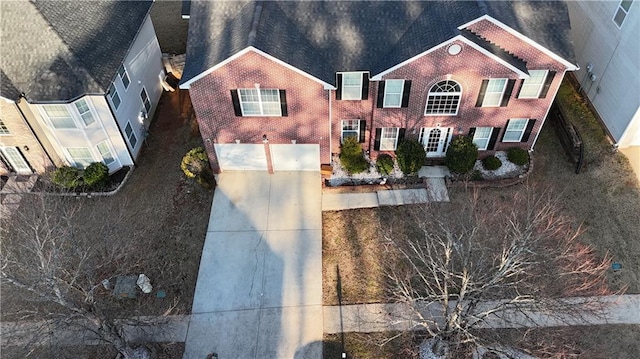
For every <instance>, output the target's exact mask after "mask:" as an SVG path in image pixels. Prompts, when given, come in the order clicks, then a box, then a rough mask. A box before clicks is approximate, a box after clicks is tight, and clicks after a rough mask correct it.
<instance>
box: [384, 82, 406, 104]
mask: <svg viewBox="0 0 640 359" xmlns="http://www.w3.org/2000/svg"><path fill="white" fill-rule="evenodd" d="M403 89H404V80H386V81H385V86H384V100H383V107H385V108H387V107H401V106H402V91H403Z"/></svg>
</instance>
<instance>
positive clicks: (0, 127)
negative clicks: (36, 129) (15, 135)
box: [0, 120, 11, 136]
mask: <svg viewBox="0 0 640 359" xmlns="http://www.w3.org/2000/svg"><path fill="white" fill-rule="evenodd" d="M9 135H11V131H9V128H8V127H7V124H6V123H4V121H3V120H0V136H9Z"/></svg>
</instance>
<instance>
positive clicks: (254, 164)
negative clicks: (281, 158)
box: [214, 143, 267, 171]
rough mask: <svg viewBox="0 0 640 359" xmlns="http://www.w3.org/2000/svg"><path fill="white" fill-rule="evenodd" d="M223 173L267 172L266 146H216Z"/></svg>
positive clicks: (242, 144)
mask: <svg viewBox="0 0 640 359" xmlns="http://www.w3.org/2000/svg"><path fill="white" fill-rule="evenodd" d="M214 147H215V149H216V155H217V156H218V163H219V164H220V169H221V170H222V171H267V155H266V153H265V151H264V145H251V144H244V143H240V144H215V145H214Z"/></svg>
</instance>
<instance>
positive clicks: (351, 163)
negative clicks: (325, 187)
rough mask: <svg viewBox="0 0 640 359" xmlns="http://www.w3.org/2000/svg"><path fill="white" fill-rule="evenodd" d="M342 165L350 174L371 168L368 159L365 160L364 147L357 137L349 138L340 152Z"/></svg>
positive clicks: (345, 140)
mask: <svg viewBox="0 0 640 359" xmlns="http://www.w3.org/2000/svg"><path fill="white" fill-rule="evenodd" d="M340 163H341V164H342V167H344V169H345V170H347V172H349V173H350V174H353V173H360V172H364V171H365V170H367V169H368V168H369V163H368V162H367V159H366V158H364V153H363V152H362V147H360V143H358V139H357V138H355V137H347V138H345V139H344V142H343V143H342V149H341V150H340Z"/></svg>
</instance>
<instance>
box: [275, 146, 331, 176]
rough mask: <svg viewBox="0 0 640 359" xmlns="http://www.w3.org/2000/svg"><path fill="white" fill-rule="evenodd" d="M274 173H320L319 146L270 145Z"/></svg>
mask: <svg viewBox="0 0 640 359" xmlns="http://www.w3.org/2000/svg"><path fill="white" fill-rule="evenodd" d="M271 160H272V163H273V170H274V171H320V145H306V144H305V145H299V144H295V145H278V144H274V145H271Z"/></svg>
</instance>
